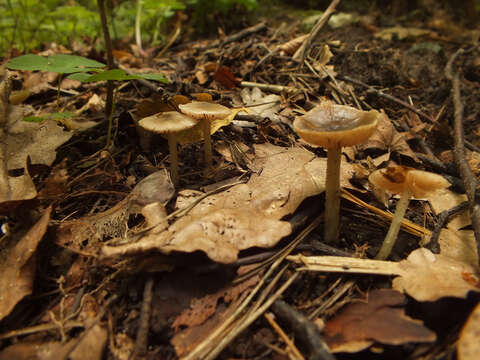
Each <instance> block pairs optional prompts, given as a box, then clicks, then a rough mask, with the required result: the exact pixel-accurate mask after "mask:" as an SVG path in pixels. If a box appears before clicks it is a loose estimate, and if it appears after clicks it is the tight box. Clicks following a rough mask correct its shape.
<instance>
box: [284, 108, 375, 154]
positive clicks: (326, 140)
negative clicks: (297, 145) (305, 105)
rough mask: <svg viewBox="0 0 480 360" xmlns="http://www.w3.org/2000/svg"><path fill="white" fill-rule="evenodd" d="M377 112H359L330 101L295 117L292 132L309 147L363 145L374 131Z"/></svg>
mask: <svg viewBox="0 0 480 360" xmlns="http://www.w3.org/2000/svg"><path fill="white" fill-rule="evenodd" d="M379 115H380V114H379V112H378V111H375V110H370V111H362V110H358V109H355V108H353V107H351V106H346V105H336V104H333V103H330V102H325V103H324V104H322V105H320V106H317V107H315V108H313V109H312V110H310V111H309V112H307V113H306V114H304V115H303V116H298V117H296V118H295V121H294V122H293V128H294V130H295V132H296V133H297V134H298V135H299V136H300V137H301V138H302V139H303V140H305V141H307V142H309V143H310V144H312V145H317V146H321V147H323V148H326V149H328V148H330V147H334V146H352V145H356V144H360V143H362V142H365V141H366V140H367V139H368V138H369V137H370V136H371V135H372V134H373V132H374V131H375V128H376V127H377V123H378V117H379Z"/></svg>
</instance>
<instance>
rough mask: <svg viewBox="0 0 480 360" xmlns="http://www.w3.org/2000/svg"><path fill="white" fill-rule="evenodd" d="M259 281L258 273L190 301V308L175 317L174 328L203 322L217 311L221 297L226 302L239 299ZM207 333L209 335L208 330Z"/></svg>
mask: <svg viewBox="0 0 480 360" xmlns="http://www.w3.org/2000/svg"><path fill="white" fill-rule="evenodd" d="M258 281H259V277H258V275H257V276H252V277H251V278H249V279H248V280H245V281H243V282H241V283H240V284H237V285H231V286H228V287H226V288H223V289H220V290H219V291H217V292H216V293H214V294H210V295H206V296H204V297H202V298H200V299H193V300H192V301H191V302H190V308H188V309H186V310H185V311H183V312H182V313H181V314H180V315H179V316H177V317H176V318H175V320H174V321H173V323H172V328H174V329H175V332H177V331H178V329H179V328H180V326H186V327H187V328H190V327H194V326H199V325H201V324H203V323H204V322H205V321H206V320H207V319H208V318H209V317H211V316H212V315H213V314H214V313H215V312H216V309H217V303H218V301H219V300H220V299H223V301H224V302H225V303H231V302H232V301H233V300H235V299H237V298H238V296H239V295H240V294H242V293H244V292H245V291H247V290H248V289H249V288H251V287H252V286H254V285H255V284H256V283H257V282H258ZM205 334H206V335H207V334H208V332H206V333H205Z"/></svg>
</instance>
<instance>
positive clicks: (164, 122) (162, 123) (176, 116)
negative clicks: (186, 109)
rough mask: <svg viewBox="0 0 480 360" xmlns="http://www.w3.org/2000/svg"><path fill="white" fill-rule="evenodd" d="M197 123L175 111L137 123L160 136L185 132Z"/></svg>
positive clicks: (149, 117)
mask: <svg viewBox="0 0 480 360" xmlns="http://www.w3.org/2000/svg"><path fill="white" fill-rule="evenodd" d="M197 123H198V120H196V119H193V118H191V117H190V116H187V115H184V114H181V113H179V112H177V111H167V112H162V113H158V114H155V115H152V116H148V117H146V118H143V119H142V120H140V121H139V122H138V125H140V126H141V127H142V128H144V129H145V130H148V131H153V132H156V133H160V134H167V133H171V132H174V133H175V132H179V131H182V130H187V129H189V128H191V127H193V126H195V125H196V124H197Z"/></svg>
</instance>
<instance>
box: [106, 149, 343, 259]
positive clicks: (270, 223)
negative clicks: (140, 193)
mask: <svg viewBox="0 0 480 360" xmlns="http://www.w3.org/2000/svg"><path fill="white" fill-rule="evenodd" d="M255 153H256V159H255V164H254V165H255V167H256V168H258V169H262V171H260V172H259V174H254V175H252V177H251V178H250V181H249V182H248V183H247V184H239V185H235V186H233V187H231V188H229V189H228V190H226V191H224V192H221V193H219V194H215V195H212V196H209V197H207V198H206V199H204V200H202V201H201V202H200V203H199V204H197V205H196V206H195V207H194V208H193V209H191V210H190V212H189V213H188V215H186V216H184V217H182V218H180V219H179V220H177V221H176V222H175V223H173V224H172V225H171V226H170V227H169V228H168V230H167V231H164V232H161V233H158V231H155V229H154V230H153V231H151V233H149V234H147V235H146V236H144V237H143V238H142V239H140V240H138V241H136V242H134V243H130V244H126V245H122V246H116V247H114V246H105V247H104V248H103V250H102V252H103V254H104V255H105V256H116V255H123V254H127V253H138V252H146V251H150V250H153V249H155V250H158V251H161V252H163V253H170V252H172V251H182V252H193V251H196V250H201V251H204V252H205V253H206V254H207V255H208V256H209V257H210V258H211V259H212V260H215V261H218V262H222V263H229V262H233V261H235V260H236V259H237V254H238V252H239V251H240V250H243V249H247V248H249V247H254V246H259V247H271V246H274V245H275V244H276V243H277V242H278V241H279V240H280V239H281V238H283V237H284V236H286V235H288V234H289V233H290V231H291V228H290V224H289V223H288V222H285V221H281V219H282V218H283V217H284V216H285V215H288V214H291V213H293V212H294V211H295V210H296V208H297V207H298V206H299V205H300V203H301V202H302V201H303V200H304V199H305V198H307V197H309V196H313V195H317V194H319V193H321V192H322V191H323V189H324V183H325V169H326V159H318V158H316V156H315V155H314V154H312V153H311V152H308V151H306V150H304V149H301V148H291V149H285V148H281V147H278V146H273V145H269V144H263V145H258V146H256V147H255ZM348 169H351V167H349V166H348V164H346V165H345V166H344V168H343V173H344V174H345V176H343V180H342V181H343V183H345V182H346V181H347V180H348V177H349V176H350V174H349V173H348ZM197 195H198V194H197ZM194 199H195V197H192V196H189V197H188V198H185V197H180V198H179V201H182V202H183V204H187V203H189V202H191V201H193V200H194Z"/></svg>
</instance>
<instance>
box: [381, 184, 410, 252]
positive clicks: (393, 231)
mask: <svg viewBox="0 0 480 360" xmlns="http://www.w3.org/2000/svg"><path fill="white" fill-rule="evenodd" d="M411 196H412V193H411V192H410V191H409V190H406V191H404V192H403V193H402V194H400V200H398V202H397V207H396V208H395V214H393V219H392V223H391V224H390V228H389V229H388V233H387V236H386V237H385V239H384V240H383V244H382V247H381V248H380V251H379V252H378V254H377V256H375V259H377V260H385V259H386V258H388V256H389V255H390V253H391V252H392V249H393V246H394V245H395V241H397V236H398V232H399V231H400V226H401V225H402V220H403V217H404V216H405V212H406V211H407V209H408V204H409V203H410V197H411Z"/></svg>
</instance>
